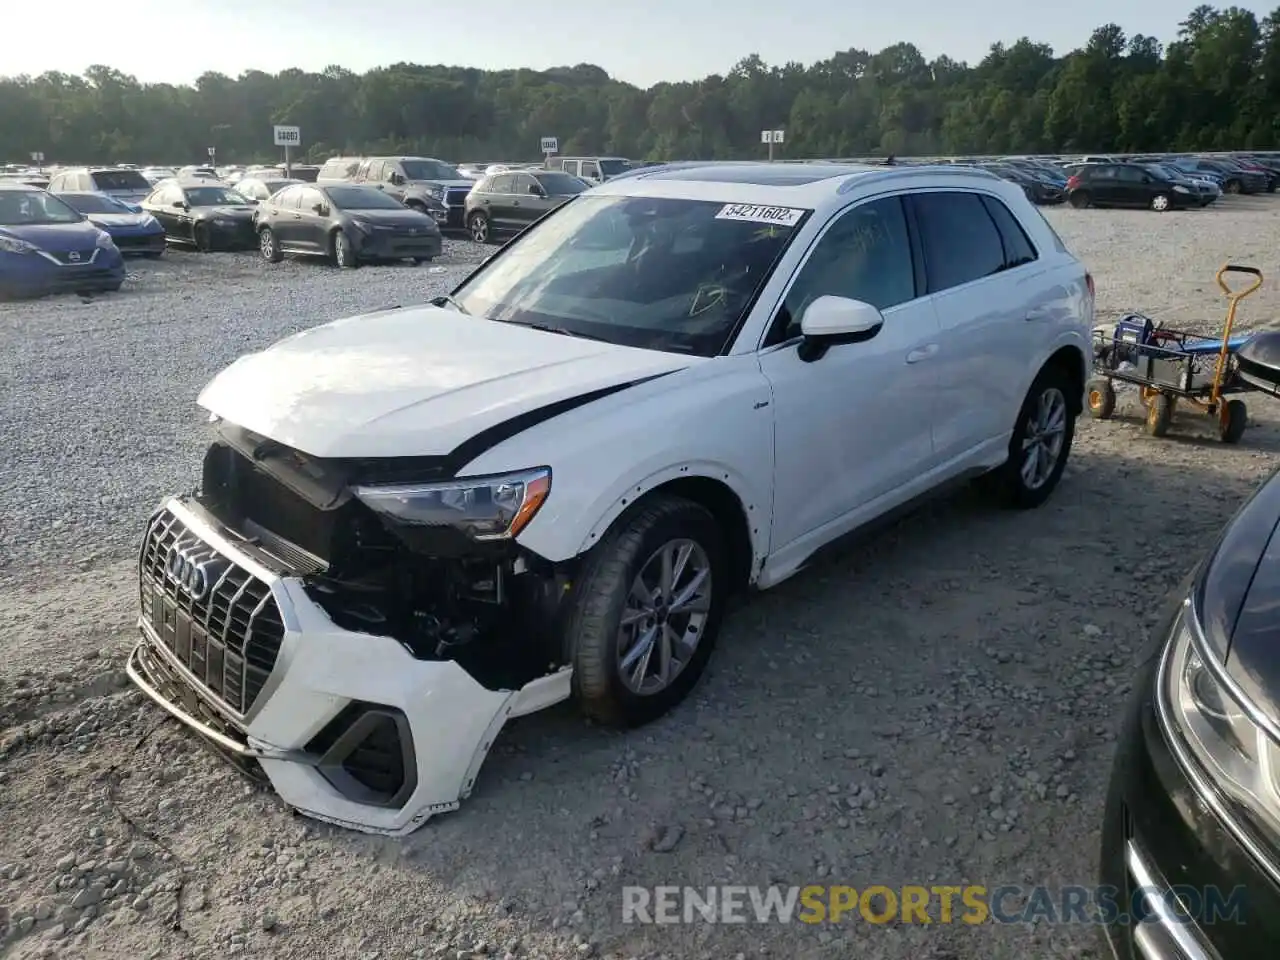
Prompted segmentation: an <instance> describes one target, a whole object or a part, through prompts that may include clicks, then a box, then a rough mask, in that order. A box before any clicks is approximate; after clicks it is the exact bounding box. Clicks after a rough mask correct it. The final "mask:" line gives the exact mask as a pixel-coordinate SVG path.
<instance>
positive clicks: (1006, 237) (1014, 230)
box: [981, 196, 1039, 270]
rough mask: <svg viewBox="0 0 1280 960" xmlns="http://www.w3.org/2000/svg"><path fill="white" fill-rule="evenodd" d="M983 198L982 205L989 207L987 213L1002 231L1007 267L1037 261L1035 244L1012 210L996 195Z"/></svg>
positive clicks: (1010, 267) (1011, 267)
mask: <svg viewBox="0 0 1280 960" xmlns="http://www.w3.org/2000/svg"><path fill="white" fill-rule="evenodd" d="M981 200H982V205H983V206H984V207H986V208H987V213H988V214H989V215H990V216H991V219H992V220H994V221H995V224H996V229H997V230H999V231H1000V239H1001V241H1003V243H1004V265H1005V269H1006V270H1011V269H1013V268H1014V267H1020V266H1022V265H1023V264H1026V263H1035V261H1036V260H1037V259H1038V257H1039V255H1038V254H1037V253H1036V248H1035V245H1034V244H1033V243H1032V242H1031V238H1030V237H1028V236H1027V232H1026V231H1025V230H1023V229H1022V224H1020V223H1019V222H1018V218H1017V217H1015V216H1014V215H1013V213H1012V211H1010V209H1009V208H1008V207H1006V206H1005V205H1004V203H1003V202H1001V201H1000V200H997V199H996V198H995V197H986V196H984V197H982V198H981Z"/></svg>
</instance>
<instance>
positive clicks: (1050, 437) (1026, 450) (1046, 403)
mask: <svg viewBox="0 0 1280 960" xmlns="http://www.w3.org/2000/svg"><path fill="white" fill-rule="evenodd" d="M1066 435H1067V398H1066V397H1065V396H1063V393H1062V391H1061V390H1059V389H1058V388H1057V387H1048V388H1046V389H1045V391H1044V392H1043V393H1041V394H1040V398H1039V400H1037V401H1036V405H1035V408H1034V409H1033V410H1032V412H1031V415H1030V417H1028V418H1027V427H1026V435H1025V437H1024V438H1023V441H1022V468H1021V473H1022V482H1023V484H1024V485H1025V486H1026V488H1027V489H1028V490H1039V489H1040V488H1041V487H1043V486H1044V485H1045V484H1046V483H1047V482H1048V480H1049V478H1050V477H1051V476H1052V475H1053V471H1054V469H1055V468H1056V467H1057V465H1058V460H1059V458H1060V457H1061V456H1062V448H1063V445H1064V442H1065V440H1066Z"/></svg>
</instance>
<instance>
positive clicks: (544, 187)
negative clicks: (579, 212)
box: [466, 170, 590, 243]
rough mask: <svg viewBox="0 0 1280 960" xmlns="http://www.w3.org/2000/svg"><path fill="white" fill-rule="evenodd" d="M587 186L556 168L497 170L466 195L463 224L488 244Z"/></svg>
mask: <svg viewBox="0 0 1280 960" xmlns="http://www.w3.org/2000/svg"><path fill="white" fill-rule="evenodd" d="M588 189H590V185H589V184H587V183H586V182H585V181H583V180H581V179H580V178H578V177H573V176H570V175H569V174H567V173H561V172H559V171H555V170H528V171H511V172H507V173H497V174H494V175H492V176H488V177H485V178H484V179H483V180H481V181H480V182H479V183H477V184H476V185H475V188H474V189H473V190H472V191H471V193H469V194H468V195H467V200H466V211H467V212H466V224H467V232H468V233H469V234H470V235H471V239H472V240H474V241H476V242H477V243H489V242H490V241H492V240H494V239H496V238H497V237H498V236H500V235H504V234H513V233H519V232H520V231H521V230H523V229H524V228H525V227H527V226H529V225H530V224H531V223H533V222H534V221H535V220H537V219H538V218H539V217H542V216H545V215H546V214H548V213H550V212H551V211H552V210H554V209H555V208H556V207H558V206H560V205H561V204H562V203H565V202H566V201H568V200H571V199H572V198H573V197H576V196H577V195H578V194H580V193H583V192H585V191H586V190H588Z"/></svg>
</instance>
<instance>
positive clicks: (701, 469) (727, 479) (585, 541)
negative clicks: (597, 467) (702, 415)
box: [576, 460, 773, 584]
mask: <svg viewBox="0 0 1280 960" xmlns="http://www.w3.org/2000/svg"><path fill="white" fill-rule="evenodd" d="M691 479H700V480H710V481H713V482H715V483H719V484H722V485H723V486H725V487H727V488H728V489H729V490H730V491H731V492H732V493H733V495H734V496H735V497H737V498H738V503H739V505H740V506H741V508H742V514H743V516H744V517H745V518H746V520H747V535H748V537H749V538H750V541H751V554H752V556H751V565H750V574H749V582H750V583H752V584H754V583H755V581H756V578H757V576H758V575H759V572H760V569H761V565H762V564H763V563H764V560H765V558H766V557H767V556H768V554H769V537H770V534H771V532H772V519H773V517H772V515H773V500H772V492H771V491H768V490H764V491H762V490H753V489H752V486H751V484H750V483H749V482H748V481H747V479H746V477H745V476H743V475H742V474H741V473H739V472H738V471H736V470H734V469H733V468H732V467H730V466H727V465H726V464H723V463H718V462H714V461H706V460H687V461H684V462H682V463H675V464H671V465H670V466H666V467H662V468H661V469H658V470H654V471H651V472H650V473H648V474H647V475H645V476H643V477H640V478H638V479H637V478H631V479H629V480H623V479H619V481H618V482H617V483H615V484H613V485H612V486H611V487H610V488H609V492H608V493H605V494H603V495H602V496H601V497H600V498H599V499H597V500H596V502H595V503H593V504H592V505H591V507H590V509H589V512H588V515H594V516H595V517H596V518H597V519H596V521H595V523H593V524H592V525H591V527H590V528H589V529H588V530H587V531H586V533H585V534H584V536H583V538H582V542H581V543H580V544H579V545H578V549H577V553H576V555H577V556H581V555H582V554H584V553H586V552H587V551H588V550H590V549H591V548H592V547H594V546H595V545H596V544H597V543H599V541H600V538H601V537H603V536H604V535H605V533H606V532H607V531H608V530H609V528H610V527H611V526H613V524H614V522H615V521H616V520H617V519H618V518H619V517H620V516H622V514H623V513H624V512H625V511H626V510H627V509H628V508H629V507H631V506H632V505H633V504H634V503H635V502H636V501H637V500H640V499H642V498H643V497H644V496H645V495H647V494H649V493H652V492H653V491H654V490H655V489H657V488H658V487H661V486H663V485H664V484H667V483H670V482H671V481H673V480H691Z"/></svg>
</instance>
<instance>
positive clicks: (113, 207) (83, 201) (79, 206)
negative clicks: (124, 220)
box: [60, 193, 132, 213]
mask: <svg viewBox="0 0 1280 960" xmlns="http://www.w3.org/2000/svg"><path fill="white" fill-rule="evenodd" d="M60 196H61V197H62V201H63V203H66V204H67V205H68V206H71V207H74V208H75V209H76V210H79V211H80V212H81V213H132V211H131V210H130V209H129V208H128V207H126V206H125V205H124V204H123V203H120V202H119V201H118V200H112V199H111V198H110V197H107V196H103V195H102V194H100V193H64V194H61V195H60Z"/></svg>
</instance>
